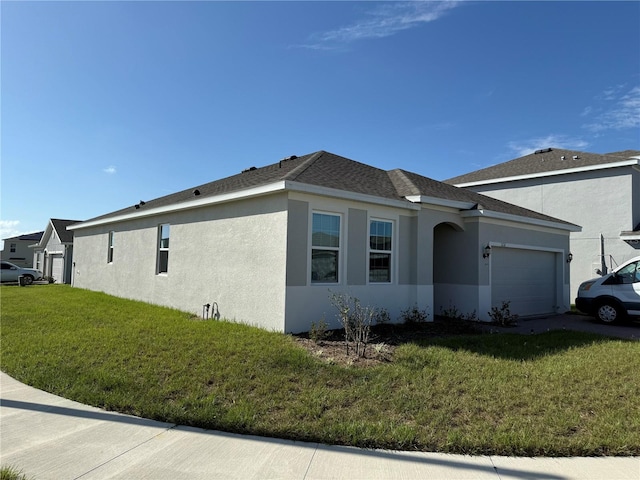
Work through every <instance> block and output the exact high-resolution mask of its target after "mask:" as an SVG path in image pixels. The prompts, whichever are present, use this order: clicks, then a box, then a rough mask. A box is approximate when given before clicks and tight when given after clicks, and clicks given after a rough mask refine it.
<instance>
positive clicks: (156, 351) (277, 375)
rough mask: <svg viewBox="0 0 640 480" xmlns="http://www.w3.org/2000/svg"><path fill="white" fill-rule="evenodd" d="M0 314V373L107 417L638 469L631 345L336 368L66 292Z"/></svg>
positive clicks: (34, 294)
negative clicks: (606, 459) (606, 458)
mask: <svg viewBox="0 0 640 480" xmlns="http://www.w3.org/2000/svg"><path fill="white" fill-rule="evenodd" d="M0 300H1V309H2V310H1V313H2V323H1V332H0V333H1V336H0V339H1V342H2V343H1V348H2V355H1V357H0V364H1V368H2V370H3V371H5V372H6V373H8V374H9V375H12V376H13V377H15V378H17V379H18V380H20V381H23V382H25V383H27V384H30V385H33V386H35V387H37V388H41V389H43V390H46V391H49V392H52V393H55V394H58V395H62V396H64V397H67V398H70V399H73V400H76V401H79V402H83V403H86V404H90V405H95V406H98V407H102V408H105V409H108V410H116V411H119V412H124V413H129V414H134V415H139V416H142V417H146V418H152V419H157V420H162V421H167V422H173V423H179V424H184V425H194V426H198V427H203V428H212V429H219V430H225V431H230V432H239V433H251V434H255V435H266V436H275V437H281V438H289V439H296V440H307V441H316V442H323V443H328V444H345V445H356V446H361V447H381V448H392V449H404V450H429V451H440V452H452V453H453V452H455V453H470V454H508V455H560V456H564V455H605V454H606V455H638V454H640V342H631V341H622V340H614V339H610V338H604V337H600V336H596V335H591V334H586V333H577V332H567V331H558V332H549V333H545V334H542V335H526V336H520V335H488V334H487V335H476V336H464V337H452V338H448V339H442V338H441V339H433V340H430V341H422V342H416V343H412V344H407V345H403V346H401V347H399V348H398V349H397V350H396V354H395V360H394V362H393V363H390V364H384V365H380V366H376V367H370V368H361V367H345V366H340V365H331V364H328V363H326V362H322V361H321V360H319V359H318V358H316V357H314V356H312V355H311V354H309V353H307V351H306V350H304V349H302V348H300V347H299V346H297V345H296V342H295V340H294V339H293V338H292V337H290V336H287V335H283V334H277V333H271V332H266V331H263V330H260V329H257V328H252V327H247V326H243V325H238V324H234V323H227V322H219V321H218V322H216V321H211V320H209V321H206V322H205V321H202V320H199V319H194V318H190V316H189V315H188V314H186V313H184V312H180V311H176V310H171V309H167V308H161V307H156V306H150V305H147V304H144V303H140V302H133V301H128V300H122V299H119V298H115V297H111V296H108V295H105V294H101V293H96V292H89V291H86V290H81V289H75V288H70V287H68V286H65V285H48V286H33V287H26V288H21V287H12V286H3V287H0Z"/></svg>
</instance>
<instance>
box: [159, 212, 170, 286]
mask: <svg viewBox="0 0 640 480" xmlns="http://www.w3.org/2000/svg"><path fill="white" fill-rule="evenodd" d="M165 227H166V229H167V236H166V237H164V236H163V234H164V228H165ZM170 238H171V224H170V223H161V224H159V225H158V239H157V258H156V275H167V274H168V273H169V240H170ZM163 240H166V244H165V242H163ZM164 255H166V259H165V260H164V262H163V256H164ZM163 267H164V270H163Z"/></svg>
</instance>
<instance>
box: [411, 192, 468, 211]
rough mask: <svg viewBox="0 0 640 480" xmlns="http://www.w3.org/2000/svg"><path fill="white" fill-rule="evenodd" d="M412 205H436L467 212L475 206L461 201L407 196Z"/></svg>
mask: <svg viewBox="0 0 640 480" xmlns="http://www.w3.org/2000/svg"><path fill="white" fill-rule="evenodd" d="M405 198H406V199H407V200H409V201H410V202H412V203H421V204H428V205H438V206H440V207H451V208H457V209H458V210H468V209H470V208H473V207H474V206H475V205H476V204H475V203H474V202H464V201H461V200H449V199H446V198H438V197H430V196H428V195H409V196H407V197H405Z"/></svg>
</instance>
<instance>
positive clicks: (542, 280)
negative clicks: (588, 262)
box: [491, 247, 558, 316]
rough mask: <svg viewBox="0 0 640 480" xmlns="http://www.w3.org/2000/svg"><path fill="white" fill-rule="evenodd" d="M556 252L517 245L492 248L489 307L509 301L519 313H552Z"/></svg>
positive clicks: (554, 291) (554, 309)
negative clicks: (523, 247) (520, 247)
mask: <svg viewBox="0 0 640 480" xmlns="http://www.w3.org/2000/svg"><path fill="white" fill-rule="evenodd" d="M556 291H557V289H556V254H555V253H553V252H541V251H539V250H521V249H517V248H499V247H495V248H492V249H491V306H492V307H500V306H501V305H502V302H503V301H509V302H511V303H510V310H511V313H516V314H518V315H520V316H526V315H540V314H547V313H555V312H556V305H558V302H557V300H556Z"/></svg>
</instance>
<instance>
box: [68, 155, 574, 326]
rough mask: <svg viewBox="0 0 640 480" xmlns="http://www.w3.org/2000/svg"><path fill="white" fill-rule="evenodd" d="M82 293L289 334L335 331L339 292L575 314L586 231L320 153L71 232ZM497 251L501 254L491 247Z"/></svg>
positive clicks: (398, 308) (394, 303)
mask: <svg viewBox="0 0 640 480" xmlns="http://www.w3.org/2000/svg"><path fill="white" fill-rule="evenodd" d="M69 228H70V230H72V231H73V232H74V264H75V268H74V280H73V283H74V285H75V286H77V287H81V288H87V289H91V290H97V291H104V292H106V293H109V294H112V295H117V296H120V297H125V298H131V299H137V300H142V301H146V302H150V303H154V304H160V305H166V306H170V307H175V308H178V309H181V310H184V311H188V312H191V313H194V314H199V315H200V314H202V312H203V311H204V309H205V307H204V306H205V305H206V304H211V305H212V311H211V315H212V316H214V317H217V316H218V315H219V316H221V317H222V318H227V319H230V320H236V321H240V322H243V323H248V324H252V325H257V326H261V327H263V328H266V329H270V330H275V331H284V332H302V331H308V330H309V328H310V325H311V322H316V323H317V322H319V321H320V320H322V319H324V320H325V321H326V322H327V323H328V324H329V326H330V327H332V328H334V327H338V323H337V320H336V313H337V311H336V309H335V308H334V307H333V306H332V305H331V302H330V298H329V297H330V295H331V294H332V293H347V294H349V295H351V296H353V297H355V298H358V299H359V300H360V302H361V303H362V304H363V305H369V306H375V307H380V308H385V309H387V311H388V313H389V314H390V316H391V318H392V319H393V320H397V319H398V320H399V319H400V317H401V312H402V311H403V310H408V309H410V308H412V307H414V306H415V307H417V308H420V309H425V310H426V311H427V312H428V315H429V319H430V320H432V319H433V315H434V314H439V313H441V312H442V311H443V310H445V309H453V308H456V309H457V310H458V311H459V312H460V313H466V314H470V313H472V312H474V311H475V312H476V314H477V315H478V317H479V318H480V319H482V320H488V319H489V315H488V312H489V311H490V309H491V307H492V306H500V305H501V302H502V301H510V302H512V303H511V307H512V310H513V311H515V312H516V313H519V314H522V315H532V314H550V313H556V312H564V311H566V310H568V309H569V308H570V299H569V268H568V264H567V262H566V258H567V254H568V253H569V232H572V231H578V230H579V227H577V226H576V225H573V224H570V223H568V222H565V221H562V220H557V219H555V218H552V217H550V216H547V215H543V214H540V213H536V212H533V211H530V210H526V209H524V208H521V207H518V206H515V205H511V204H508V203H505V202H501V201H498V200H495V199H492V198H490V197H484V196H482V195H478V194H476V193H473V192H469V191H467V190H464V189H460V188H456V187H453V186H451V185H446V184H444V183H442V182H437V181H435V180H431V179H429V178H426V177H423V176H420V175H418V174H416V173H411V172H407V171H404V170H391V171H384V170H380V169H378V168H374V167H372V166H369V165H365V164H362V163H359V162H356V161H353V160H349V159H347V158H344V157H340V156H337V155H334V154H331V153H327V152H324V151H319V152H316V153H312V154H309V155H305V156H302V157H295V156H292V157H289V158H287V159H283V160H282V161H280V162H278V163H275V164H273V165H269V166H266V167H263V168H255V167H251V168H249V169H247V170H245V171H243V172H242V173H240V174H238V175H234V176H231V177H228V178H225V179H222V180H218V181H214V182H211V183H207V184H204V185H201V186H198V187H195V188H191V189H188V190H184V191H182V192H178V193H175V194H172V195H168V196H165V197H162V198H158V199H155V200H150V201H147V202H143V201H141V202H140V203H138V204H136V205H133V206H130V207H128V208H125V209H122V210H119V211H116V212H113V213H109V214H107V215H103V216H100V217H96V218H93V219H91V220H87V221H85V222H82V223H79V224H76V225H73V226H71V227H69ZM487 247H490V248H487Z"/></svg>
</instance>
